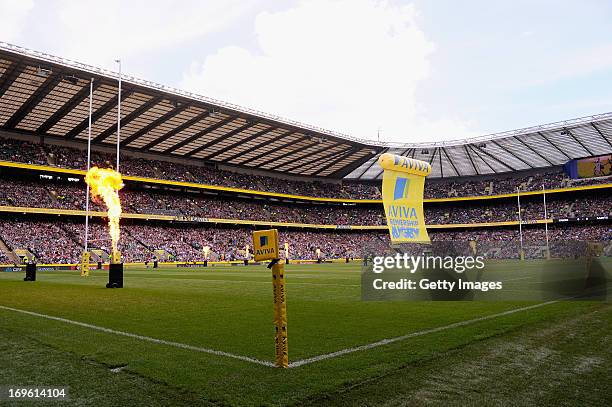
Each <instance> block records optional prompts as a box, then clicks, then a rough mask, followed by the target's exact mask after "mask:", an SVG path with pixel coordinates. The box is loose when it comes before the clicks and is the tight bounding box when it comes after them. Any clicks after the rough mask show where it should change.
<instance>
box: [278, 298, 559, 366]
mask: <svg viewBox="0 0 612 407" xmlns="http://www.w3.org/2000/svg"><path fill="white" fill-rule="evenodd" d="M556 302H559V300H554V301H548V302H543V303H540V304H536V305H530V306H528V307H522V308H516V309H512V310H508V311H504V312H500V313H498V314H493V315H487V316H484V317H480V318H474V319H469V320H467V321H460V322H455V323H453V324H450V325H444V326H440V327H438V328H432V329H425V330H423V331H418V332H412V333H409V334H406V335H402V336H397V337H395V338H390V339H382V340H380V341H377V342H373V343H368V344H366V345H361V346H357V347H354V348H346V349H342V350H338V351H335V352H331V353H326V354H323V355H319V356H313V357H311V358H307V359H302V360H296V361H295V362H291V363H289V367H290V368H293V367H300V366H304V365H308V364H311V363H315V362H320V361H322V360H326V359H332V358H336V357H338V356H343V355H346V354H348V353H354V352H361V351H364V350H368V349H372V348H377V347H379V346H383V345H388V344H390V343H394V342H400V341H403V340H406V339H409V338H414V337H417V336H423V335H427V334H432V333H436V332H440V331H446V330H448V329H453V328H459V327H461V326H465V325H470V324H474V323H476V322H481V321H486V320H488V319H493V318H498V317H502V316H505V315H510V314H514V313H516V312H521V311H527V310H530V309H534V308H539V307H543V306H545V305H550V304H554V303H556Z"/></svg>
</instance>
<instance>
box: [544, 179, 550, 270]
mask: <svg viewBox="0 0 612 407" xmlns="http://www.w3.org/2000/svg"><path fill="white" fill-rule="evenodd" d="M542 197H543V200H544V235H545V236H546V258H547V259H550V245H549V243H548V211H547V209H546V188H545V187H544V185H542Z"/></svg>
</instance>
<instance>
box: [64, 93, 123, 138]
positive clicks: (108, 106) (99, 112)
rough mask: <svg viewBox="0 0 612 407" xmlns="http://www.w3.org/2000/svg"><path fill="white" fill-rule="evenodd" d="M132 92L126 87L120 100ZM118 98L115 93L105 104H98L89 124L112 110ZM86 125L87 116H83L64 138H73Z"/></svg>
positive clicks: (87, 123)
mask: <svg viewBox="0 0 612 407" xmlns="http://www.w3.org/2000/svg"><path fill="white" fill-rule="evenodd" d="M132 93H133V91H132V90H127V89H126V90H123V92H122V93H121V100H122V101H123V100H125V99H126V98H127V97H128V96H130V95H131V94H132ZM118 100H119V97H118V96H117V95H115V96H113V97H112V98H111V99H110V100H109V101H108V102H106V103H105V104H103V105H102V106H100V107H99V108H98V110H96V111H95V112H94V113H93V114H92V115H91V125H92V126H93V124H94V123H95V122H96V120H98V119H99V118H100V117H102V116H104V115H105V114H106V113H108V112H110V111H111V110H113V108H114V107H115V106H117V101H118ZM87 126H89V118H85V119H84V120H83V121H82V122H81V123H80V124H78V125H77V126H76V127H75V128H73V129H72V130H70V131H69V132H68V134H66V138H67V139H73V138H75V137H76V136H78V135H79V134H81V132H82V131H83V130H85V129H86V128H87Z"/></svg>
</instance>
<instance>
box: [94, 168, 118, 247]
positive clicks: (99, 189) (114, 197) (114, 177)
mask: <svg viewBox="0 0 612 407" xmlns="http://www.w3.org/2000/svg"><path fill="white" fill-rule="evenodd" d="M85 182H86V183H87V185H89V187H90V188H91V195H92V198H93V199H96V198H101V199H102V200H103V201H104V203H105V204H106V207H107V209H108V210H107V212H106V213H107V215H108V231H109V234H110V237H111V241H112V244H113V258H116V256H117V254H118V253H119V251H118V250H117V243H118V242H119V236H120V233H121V231H120V229H119V219H120V218H121V201H120V200H119V190H120V189H121V188H123V180H122V179H121V174H120V173H118V172H117V171H115V170H111V169H104V168H98V167H92V168H91V169H90V170H89V171H87V175H85Z"/></svg>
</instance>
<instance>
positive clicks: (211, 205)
mask: <svg viewBox="0 0 612 407" xmlns="http://www.w3.org/2000/svg"><path fill="white" fill-rule="evenodd" d="M43 181H44V180H41V181H40V182H37V181H25V180H16V179H14V178H0V185H1V186H2V187H1V188H0V205H6V206H24V207H43V208H54V209H75V210H84V209H85V203H84V202H85V188H84V187H83V185H82V184H79V183H68V184H66V183H54V182H43ZM120 196H121V202H122V205H123V210H124V212H126V213H143V214H161V215H170V216H192V217H201V218H214V219H236V220H250V221H269V222H286V223H301V224H305V223H308V224H329V225H385V224H386V223H385V222H386V221H385V216H384V210H383V208H382V205H379V204H378V205H348V204H304V203H302V204H299V203H282V202H272V201H267V200H262V199H259V200H254V199H238V198H229V197H226V198H218V197H217V198H215V197H208V196H206V195H203V194H198V193H184V192H180V191H168V192H160V191H157V190H155V191H152V190H127V189H124V190H121V191H120ZM90 209H91V210H92V211H105V210H106V209H105V207H104V205H103V204H102V203H101V202H97V201H95V202H91V203H90ZM547 215H548V217H549V218H576V217H587V216H612V194H611V193H610V191H608V190H607V189H606V190H603V191H602V192H599V193H597V194H594V193H592V194H582V195H580V196H577V195H575V194H553V195H551V196H550V197H549V199H548V202H547ZM521 216H522V220H523V221H525V222H530V221H535V220H540V219H544V206H543V202H542V197H541V196H529V197H525V198H524V199H523V200H522V202H521ZM425 220H426V223H427V224H431V225H440V224H442V225H446V224H457V223H486V222H503V221H516V220H518V206H517V202H516V201H514V200H480V201H469V202H468V201H462V202H446V203H435V204H434V203H425Z"/></svg>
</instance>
